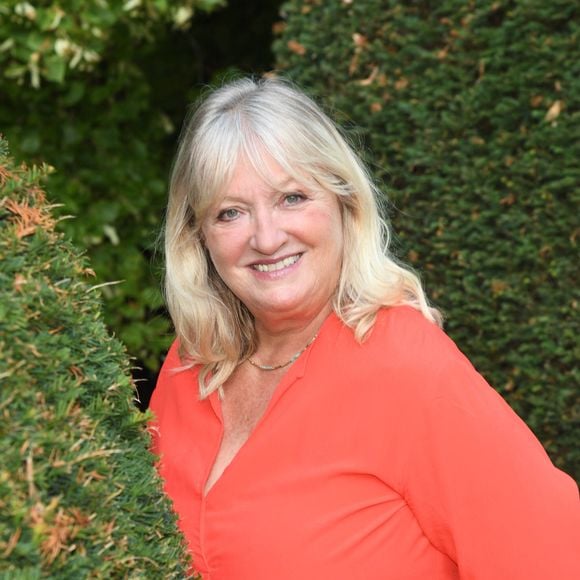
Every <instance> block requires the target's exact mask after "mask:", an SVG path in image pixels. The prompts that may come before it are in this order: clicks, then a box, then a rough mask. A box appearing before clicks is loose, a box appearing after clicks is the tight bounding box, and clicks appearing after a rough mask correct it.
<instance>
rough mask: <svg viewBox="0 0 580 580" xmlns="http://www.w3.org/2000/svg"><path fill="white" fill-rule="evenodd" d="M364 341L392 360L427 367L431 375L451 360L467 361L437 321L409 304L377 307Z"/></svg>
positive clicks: (452, 361)
mask: <svg viewBox="0 0 580 580" xmlns="http://www.w3.org/2000/svg"><path fill="white" fill-rule="evenodd" d="M367 343H368V348H369V349H370V350H371V351H382V352H383V353H385V352H388V353H389V354H390V359H391V362H397V364H399V365H403V366H404V365H412V366H413V367H415V368H417V367H426V368H428V369H429V370H430V372H431V374H433V372H434V371H436V370H438V369H441V368H443V367H444V366H446V365H448V364H450V363H457V362H460V361H461V362H466V361H467V359H466V358H465V356H464V355H463V353H462V352H461V351H460V350H459V348H458V347H457V345H456V344H455V343H454V342H453V340H452V339H451V338H450V337H449V336H448V335H447V334H446V333H445V332H444V331H443V330H442V329H441V328H440V327H439V326H438V325H437V324H435V323H434V322H431V321H430V320H428V319H427V318H425V316H424V315H423V314H422V313H421V312H419V311H418V310H416V309H415V308H412V307H411V306H395V307H391V308H382V309H381V310H379V312H378V313H377V319H376V322H375V325H374V326H373V329H372V331H371V333H370V335H369V337H368V339H367Z"/></svg>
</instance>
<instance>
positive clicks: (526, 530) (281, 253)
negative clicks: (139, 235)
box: [151, 79, 580, 580]
mask: <svg viewBox="0 0 580 580" xmlns="http://www.w3.org/2000/svg"><path fill="white" fill-rule="evenodd" d="M375 199H376V195H375V191H374V188H373V186H372V184H371V181H370V179H369V176H368V174H367V172H366V171H365V169H364V167H363V166H362V164H361V162H360V160H359V159H358V157H357V156H356V155H355V154H354V153H353V151H352V150H351V148H350V147H349V146H348V145H347V143H346V141H345V140H344V138H343V137H342V136H341V134H340V133H339V131H338V130H337V129H336V127H335V126H334V125H333V123H332V122H331V121H330V120H329V119H328V117H326V116H325V115H324V113H322V112H321V110H320V109H319V108H318V107H317V106H316V105H315V104H314V103H313V102H312V101H311V100H310V99H308V98H307V97H306V96H305V95H303V94H302V93H301V92H299V91H298V90H296V89H295V88H293V87H291V86H290V85H289V84H287V83H285V82H282V81H280V80H261V81H258V82H255V81H252V80H247V79H246V80H240V81H236V82H233V83H231V84H230V85H227V86H225V87H223V88H221V89H219V90H216V91H215V92H213V93H212V94H210V95H209V96H208V97H207V98H206V100H205V102H203V104H201V106H200V107H199V108H198V109H197V111H196V112H195V114H194V115H193V117H192V118H191V120H190V121H189V123H188V124H187V126H186V129H185V130H184V133H183V135H182V139H181V143H180V147H179V151H178V154H177V158H176V161H175V166H174V170H173V176H172V182H171V191H170V199H169V207H168V213H167V224H166V231H165V243H166V260H167V266H166V267H167V272H166V293H167V301H168V305H169V309H170V312H171V316H172V318H173V321H174V324H175V328H176V334H177V340H176V342H175V343H174V345H173V346H172V348H171V349H170V351H169V354H168V356H167V359H166V361H165V364H164V366H163V369H162V371H161V374H160V377H159V381H158V385H157V388H156V390H155V392H154V394H153V398H152V402H151V407H152V409H153V411H154V413H155V415H156V426H155V429H154V444H155V450H156V452H157V453H159V454H160V457H161V458H160V471H161V475H162V477H163V479H164V481H165V488H166V491H167V493H168V495H169V496H170V497H171V498H172V500H173V502H174V507H175V510H176V512H177V514H178V515H179V522H180V526H181V529H182V530H183V533H184V535H185V537H186V539H187V541H188V544H189V547H190V550H191V553H192V555H193V563H194V566H195V569H196V570H198V571H199V572H200V573H201V574H202V576H203V578H204V579H207V578H211V579H212V580H221V579H241V580H245V579H248V580H250V579H251V580H261V579H264V580H265V579H268V580H270V579H277V580H283V579H290V578H301V579H321V578H322V579H326V578H328V579H330V578H345V579H346V578H349V579H359V578H360V579H370V580H373V579H385V578H395V579H399V578H407V579H411V578H412V579H415V578H416V579H423V578H428V579H435V580H437V579H449V578H481V579H508V578H509V579H514V578H521V579H524V578H525V579H526V580H530V579H540V578H542V579H546V578H558V579H565V578H570V579H572V578H580V565H579V562H578V555H577V549H578V548H579V547H580V546H579V544H578V539H579V538H578V532H579V531H580V525H579V519H580V518H579V515H580V512H579V509H578V507H579V506H578V492H577V488H576V486H575V484H574V482H573V481H572V480H571V479H570V478H569V477H568V476H566V475H565V474H564V473H562V472H560V471H558V470H557V469H556V468H554V466H553V465H552V464H551V463H550V461H549V459H548V457H547V455H546V454H545V452H544V450H543V449H542V447H541V445H540V444H539V442H538V441H537V440H536V439H535V438H534V436H533V435H532V434H531V432H530V431H529V430H528V429H527V427H526V426H525V425H524V423H523V422H522V421H521V420H520V419H519V418H518V417H517V416H516V415H515V414H514V413H513V412H512V411H511V410H510V409H509V407H508V406H507V405H506V404H505V402H504V401H503V400H502V399H501V398H500V397H499V395H497V394H496V392H495V391H494V390H493V389H491V388H490V387H489V386H488V385H487V384H486V383H485V381H484V380H483V378H482V377H481V376H480V375H479V374H478V373H477V372H476V371H475V370H474V369H473V367H472V366H471V364H470V363H469V362H468V361H467V360H466V359H465V357H464V356H463V355H462V354H461V353H460V352H459V350H458V349H457V348H456V347H455V345H454V344H453V343H452V341H451V340H450V339H449V338H448V337H447V336H446V335H445V334H444V333H443V332H442V331H441V330H440V328H439V324H440V316H439V314H438V313H437V311H436V310H434V309H433V308H431V307H430V306H429V304H428V302H427V300H426V298H425V294H424V292H423V290H422V288H421V285H420V283H419V281H418V279H417V277H416V276H415V275H414V274H413V273H411V272H410V271H409V270H407V269H406V268H404V267H402V266H400V265H398V264H397V263H396V262H395V261H394V260H393V259H392V258H391V257H390V255H389V253H388V251H387V248H386V240H387V239H388V236H386V233H387V230H386V227H385V225H384V223H383V222H382V221H381V219H380V217H379V213H378V211H377V204H376V201H375Z"/></svg>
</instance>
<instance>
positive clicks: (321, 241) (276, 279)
mask: <svg viewBox="0 0 580 580" xmlns="http://www.w3.org/2000/svg"><path fill="white" fill-rule="evenodd" d="M263 165H264V170H265V174H266V175H268V176H269V180H268V181H269V182H270V183H267V182H266V181H264V180H263V179H262V177H260V175H259V174H258V173H256V171H255V170H254V168H253V167H252V165H251V163H249V162H247V161H245V160H242V161H241V162H239V163H238V165H237V167H236V170H235V172H234V175H233V178H232V180H231V182H230V184H229V185H228V187H227V188H226V191H225V194H224V195H223V196H222V197H220V199H218V200H217V202H216V204H215V206H214V207H213V208H212V209H210V211H209V213H208V215H207V217H206V218H205V220H204V222H203V225H202V232H203V235H204V238H205V245H206V248H207V250H208V251H209V254H210V256H211V259H212V261H213V264H214V266H215V268H216V270H217V272H218V274H219V275H220V277H221V278H222V280H223V281H224V282H225V283H226V285H227V286H228V287H229V288H230V290H231V291H232V292H233V293H234V294H235V295H236V296H237V297H238V298H239V299H240V300H241V301H242V302H243V303H244V304H245V305H246V306H247V308H248V309H249V310H250V312H251V313H252V314H253V315H254V317H255V319H256V322H257V323H258V324H263V325H265V326H269V325H271V326H278V327H279V326H280V324H281V323H282V324H284V321H288V322H289V323H294V324H296V323H297V322H300V321H304V323H308V322H310V321H312V320H313V319H314V318H315V317H316V316H318V315H319V314H321V313H322V312H323V311H330V307H331V300H332V296H333V294H334V291H335V289H336V286H337V284H338V279H339V275H340V267H341V260H342V252H343V232H342V218H341V211H340V207H339V203H338V200H337V198H336V196H335V195H334V194H332V193H330V192H328V191H319V190H316V191H313V190H310V189H308V188H306V187H304V186H303V185H301V184H299V183H297V182H296V181H294V180H293V179H291V178H290V177H289V176H288V175H287V174H286V173H285V172H284V171H283V170H282V168H281V167H280V166H279V165H278V164H277V163H276V162H275V161H274V160H273V159H272V158H271V157H265V159H264V160H263ZM273 184H274V185H273Z"/></svg>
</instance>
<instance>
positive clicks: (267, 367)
mask: <svg viewBox="0 0 580 580" xmlns="http://www.w3.org/2000/svg"><path fill="white" fill-rule="evenodd" d="M317 336H318V334H315V335H314V336H313V337H312V338H311V339H310V340H309V341H308V343H307V344H306V346H305V347H304V348H303V349H301V350H299V351H298V352H297V353H296V354H295V355H294V356H293V357H292V358H291V359H290V360H288V361H286V362H285V363H282V364H279V365H261V364H260V363H257V362H256V361H255V360H252V358H251V357H248V362H249V363H250V364H251V365H252V366H253V367H256V368H257V369H260V370H261V371H277V370H278V369H283V368H284V367H287V366H288V365H290V364H292V363H293V362H294V361H295V360H296V359H297V358H298V357H299V356H300V355H301V354H302V353H303V352H304V351H305V350H306V349H307V348H308V347H309V346H310V345H311V344H312V343H313V342H314V341H315V340H316V337H317Z"/></svg>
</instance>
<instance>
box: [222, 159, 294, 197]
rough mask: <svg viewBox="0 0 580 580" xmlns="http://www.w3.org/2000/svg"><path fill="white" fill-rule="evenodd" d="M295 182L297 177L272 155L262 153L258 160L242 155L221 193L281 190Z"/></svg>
mask: <svg viewBox="0 0 580 580" xmlns="http://www.w3.org/2000/svg"><path fill="white" fill-rule="evenodd" d="M293 182H296V177H295V176H292V175H289V174H288V173H287V171H286V170H285V169H284V168H283V167H282V166H281V165H280V164H279V163H277V162H276V161H275V160H274V159H273V158H272V157H271V156H270V155H262V156H260V158H258V159H256V160H250V159H248V157H247V156H242V157H241V158H240V159H239V161H238V162H237V163H236V166H235V168H234V171H233V173H232V177H231V179H230V180H229V182H228V183H227V184H226V186H225V188H224V191H223V192H221V193H222V195H225V196H227V195H230V194H235V193H242V192H244V191H247V190H256V189H258V190H264V191H279V190H281V189H284V188H285V187H287V186H288V185H290V184H291V183H293ZM220 197H221V196H220Z"/></svg>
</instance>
